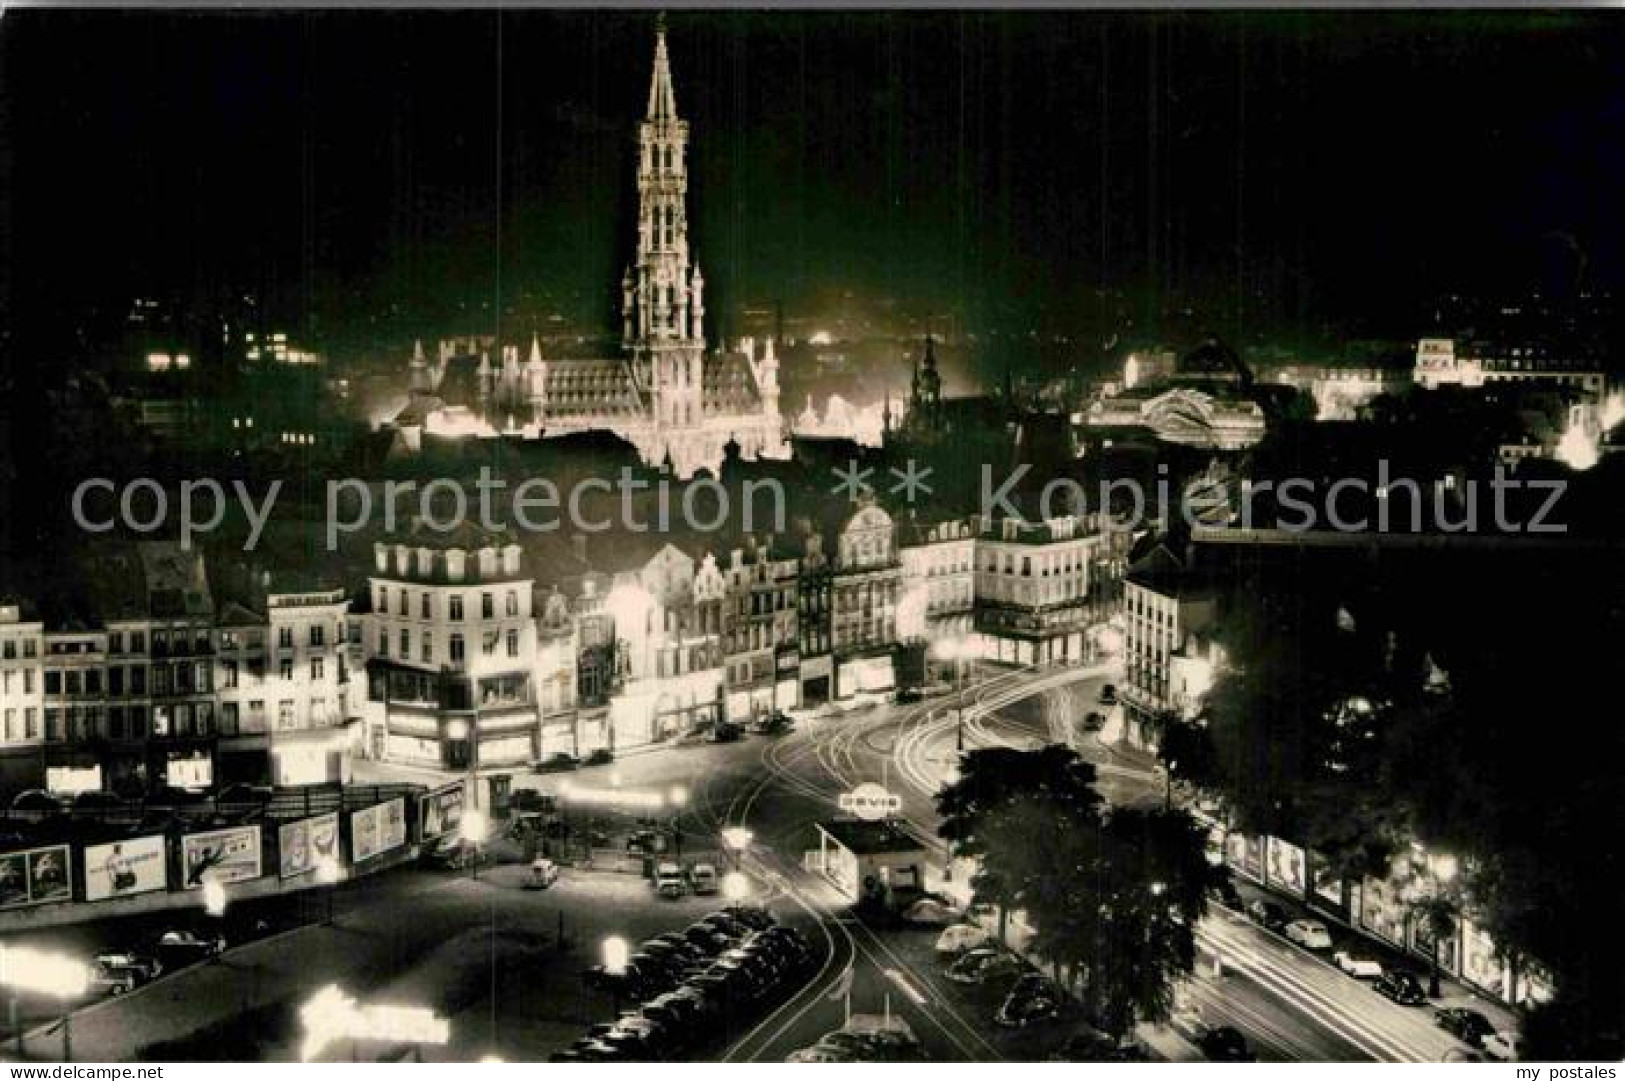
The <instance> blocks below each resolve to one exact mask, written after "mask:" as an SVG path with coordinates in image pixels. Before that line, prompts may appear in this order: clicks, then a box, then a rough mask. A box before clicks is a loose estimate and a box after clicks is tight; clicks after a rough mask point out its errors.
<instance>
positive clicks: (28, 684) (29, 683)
mask: <svg viewBox="0 0 1625 1081" xmlns="http://www.w3.org/2000/svg"><path fill="white" fill-rule="evenodd" d="M23 693H24V694H33V693H34V670H33V669H32V668H25V669H23Z"/></svg>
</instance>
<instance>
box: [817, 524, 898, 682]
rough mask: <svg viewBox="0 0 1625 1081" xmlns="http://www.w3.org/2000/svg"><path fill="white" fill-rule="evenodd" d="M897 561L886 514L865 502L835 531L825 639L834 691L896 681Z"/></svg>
mask: <svg viewBox="0 0 1625 1081" xmlns="http://www.w3.org/2000/svg"><path fill="white" fill-rule="evenodd" d="M902 591H903V565H902V562H901V561H900V560H899V558H898V555H897V536H896V530H895V528H894V527H893V524H892V519H891V515H889V514H887V513H886V512H885V511H884V510H882V509H881V508H880V507H878V506H874V505H873V504H866V505H863V506H860V507H859V508H858V510H857V511H856V512H855V513H853V514H852V516H851V517H849V518H848V519H847V520H846V521H845V523H843V524H842V525H841V527H840V530H839V533H838V534H837V536H836V545H835V565H834V567H833V573H832V576H831V579H830V602H831V603H830V644H831V647H832V651H833V654H834V668H835V671H834V676H835V680H834V689H835V694H836V696H837V697H840V698H850V697H852V696H853V695H854V694H858V693H868V694H874V693H881V692H886V691H890V690H891V689H892V687H893V685H894V684H895V683H896V669H895V658H894V654H895V652H896V647H897V605H898V601H899V600H900V599H901V597H902Z"/></svg>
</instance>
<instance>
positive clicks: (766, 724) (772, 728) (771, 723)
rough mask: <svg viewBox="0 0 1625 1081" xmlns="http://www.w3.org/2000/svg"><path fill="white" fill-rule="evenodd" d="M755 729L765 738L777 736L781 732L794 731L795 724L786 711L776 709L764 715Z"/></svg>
mask: <svg viewBox="0 0 1625 1081" xmlns="http://www.w3.org/2000/svg"><path fill="white" fill-rule="evenodd" d="M754 727H755V729H756V731H757V732H759V733H761V734H762V735H764V736H775V735H778V734H779V733H781V732H789V731H791V730H792V729H794V728H795V722H794V721H793V720H791V719H790V715H789V714H788V713H786V712H784V710H782V709H776V710H774V711H773V712H772V713H768V714H764V715H763V716H762V718H761V719H760V720H758V721H757V722H756V724H755V726H754Z"/></svg>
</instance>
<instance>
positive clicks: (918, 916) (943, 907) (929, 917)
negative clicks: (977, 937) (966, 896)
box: [903, 897, 959, 927]
mask: <svg viewBox="0 0 1625 1081" xmlns="http://www.w3.org/2000/svg"><path fill="white" fill-rule="evenodd" d="M903 919H904V920H905V921H906V922H908V923H917V924H924V925H926V926H928V927H946V926H947V925H949V924H951V923H954V922H955V921H957V920H958V919H959V913H958V912H956V911H954V909H953V906H952V905H949V904H948V903H946V902H944V901H940V900H938V899H937V898H935V897H921V898H920V899H919V900H918V901H915V902H914V903H913V904H911V905H909V906H908V907H907V908H906V909H904V910H903Z"/></svg>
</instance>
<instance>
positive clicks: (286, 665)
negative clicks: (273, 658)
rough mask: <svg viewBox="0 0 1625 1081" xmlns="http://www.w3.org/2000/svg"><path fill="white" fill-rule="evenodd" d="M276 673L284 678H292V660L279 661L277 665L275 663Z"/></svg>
mask: <svg viewBox="0 0 1625 1081" xmlns="http://www.w3.org/2000/svg"><path fill="white" fill-rule="evenodd" d="M277 675H279V676H281V677H282V678H283V679H284V680H289V679H292V678H293V662H292V661H281V662H280V663H278V665H277Z"/></svg>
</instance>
